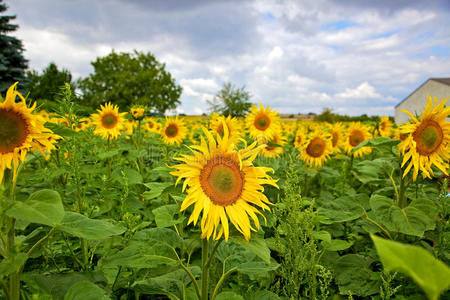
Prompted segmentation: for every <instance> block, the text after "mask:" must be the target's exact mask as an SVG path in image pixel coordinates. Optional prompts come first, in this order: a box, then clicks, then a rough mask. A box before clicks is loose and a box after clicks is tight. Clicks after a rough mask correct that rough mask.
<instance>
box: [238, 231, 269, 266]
mask: <svg viewBox="0 0 450 300" xmlns="http://www.w3.org/2000/svg"><path fill="white" fill-rule="evenodd" d="M233 242H235V243H237V244H239V245H241V246H242V247H244V248H245V249H247V250H249V251H251V252H253V253H254V254H256V255H257V256H258V257H259V258H261V259H262V260H263V261H264V262H266V263H270V249H269V247H267V244H266V241H265V240H264V239H263V238H260V237H257V236H255V237H252V238H251V239H250V241H247V240H245V239H244V238H242V237H240V236H239V237H233Z"/></svg>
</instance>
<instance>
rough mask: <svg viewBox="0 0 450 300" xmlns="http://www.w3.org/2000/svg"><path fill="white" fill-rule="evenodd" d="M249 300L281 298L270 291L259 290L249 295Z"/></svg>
mask: <svg viewBox="0 0 450 300" xmlns="http://www.w3.org/2000/svg"><path fill="white" fill-rule="evenodd" d="M250 300H281V298H280V297H279V296H278V295H277V294H274V293H272V292H270V291H265V290H259V291H256V292H255V293H254V294H252V295H250Z"/></svg>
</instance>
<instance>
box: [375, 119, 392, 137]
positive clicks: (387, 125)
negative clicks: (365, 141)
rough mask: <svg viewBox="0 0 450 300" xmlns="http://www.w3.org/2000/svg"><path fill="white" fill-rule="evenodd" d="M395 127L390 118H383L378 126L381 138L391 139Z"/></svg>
mask: <svg viewBox="0 0 450 300" xmlns="http://www.w3.org/2000/svg"><path fill="white" fill-rule="evenodd" d="M393 127H394V124H393V123H392V122H391V121H390V120H389V117H387V116H382V117H381V120H380V123H379V124H378V132H379V133H380V135H381V136H385V137H390V136H391V134H392V128H393Z"/></svg>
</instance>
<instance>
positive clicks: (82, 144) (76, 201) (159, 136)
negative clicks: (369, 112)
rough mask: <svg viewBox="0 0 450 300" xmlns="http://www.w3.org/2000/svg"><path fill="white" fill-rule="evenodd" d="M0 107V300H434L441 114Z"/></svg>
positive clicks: (439, 258) (444, 216)
mask: <svg viewBox="0 0 450 300" xmlns="http://www.w3.org/2000/svg"><path fill="white" fill-rule="evenodd" d="M71 93H72V92H71V89H70V86H68V85H67V86H66V88H65V90H64V91H63V93H62V95H61V98H60V100H59V102H58V108H57V109H56V110H55V111H52V112H46V111H44V110H41V109H39V103H38V104H36V103H32V102H31V103H30V101H28V100H26V99H25V98H24V97H23V96H22V95H21V94H20V93H19V92H18V91H17V90H16V85H13V86H11V87H10V89H9V90H8V92H7V94H6V95H1V98H0V201H1V205H0V212H1V214H0V217H1V219H0V225H1V231H0V234H1V236H0V237H1V239H0V298H1V299H14V300H18V299H30V300H31V299H64V300H69V299H83V300H88V299H94V300H95V299H199V300H206V299H216V300H224V299H226V300H238V299H253V300H275V299H399V300H400V299H438V298H440V299H450V294H449V292H448V291H447V289H448V288H449V286H450V269H449V267H448V264H449V261H450V253H449V248H450V247H449V246H450V231H449V229H450V221H449V213H450V193H449V188H448V186H449V185H448V178H449V176H448V171H449V161H450V123H449V121H448V116H449V114H450V108H449V107H446V106H445V103H446V99H435V98H431V97H429V99H428V104H427V106H426V108H425V110H424V111H423V113H422V114H421V115H419V116H415V115H412V114H411V113H409V112H405V113H407V114H409V115H410V117H411V119H410V122H409V123H408V124H403V125H400V124H393V123H392V122H391V121H390V120H389V118H387V117H383V118H381V120H380V121H379V122H377V123H375V122H372V123H361V122H348V123H344V122H342V123H334V124H330V123H325V122H315V121H287V120H282V119H281V118H280V117H279V115H278V113H277V111H276V110H274V109H272V108H270V107H268V106H264V105H263V104H259V105H258V106H253V107H252V108H251V111H250V112H249V113H248V115H247V116H246V117H244V118H233V117H230V116H220V115H218V114H212V115H211V116H209V117H177V116H174V117H165V118H153V117H149V116H148V110H147V109H146V108H145V107H140V106H135V107H132V108H131V109H130V111H129V112H125V111H123V112H121V111H119V108H118V107H117V106H115V105H113V104H111V103H105V104H104V105H102V106H101V107H99V108H98V111H97V113H95V114H92V115H90V116H86V115H82V114H81V113H80V111H79V108H78V107H77V105H76V103H74V101H73V95H72V94H71Z"/></svg>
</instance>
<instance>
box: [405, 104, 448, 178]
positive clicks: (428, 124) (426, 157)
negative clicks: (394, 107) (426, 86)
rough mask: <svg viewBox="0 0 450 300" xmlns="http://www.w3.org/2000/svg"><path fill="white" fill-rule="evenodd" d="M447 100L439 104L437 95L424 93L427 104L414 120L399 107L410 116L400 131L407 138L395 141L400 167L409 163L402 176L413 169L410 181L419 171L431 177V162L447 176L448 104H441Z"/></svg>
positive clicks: (424, 175) (413, 117)
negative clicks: (446, 105) (399, 155)
mask: <svg viewBox="0 0 450 300" xmlns="http://www.w3.org/2000/svg"><path fill="white" fill-rule="evenodd" d="M447 100H448V98H447V99H442V100H441V102H440V103H438V102H437V98H436V97H435V98H434V107H433V99H432V98H431V97H430V96H428V102H427V106H426V107H425V110H424V112H423V114H422V116H421V117H420V119H417V118H416V117H415V116H413V115H412V114H411V113H410V112H409V111H405V110H403V112H405V113H407V114H408V115H409V116H410V117H411V121H412V122H411V123H409V124H405V125H403V126H402V127H401V132H402V133H403V134H405V135H407V137H406V138H405V139H404V140H403V141H402V142H401V143H400V144H399V150H400V153H401V154H402V155H403V162H402V167H403V166H404V165H405V164H406V163H408V162H409V164H408V166H407V167H406V169H405V171H404V172H403V176H406V174H408V172H409V171H410V170H411V168H413V180H414V181H415V180H416V179H417V175H418V174H419V170H420V171H422V176H423V178H425V177H428V178H431V176H432V175H433V170H432V169H431V167H432V165H435V166H436V167H437V168H438V169H439V170H441V171H442V172H443V173H444V174H445V175H448V172H447V169H448V168H449V160H450V122H447V121H446V118H447V117H448V116H449V115H450V107H445V102H446V101H447Z"/></svg>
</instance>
